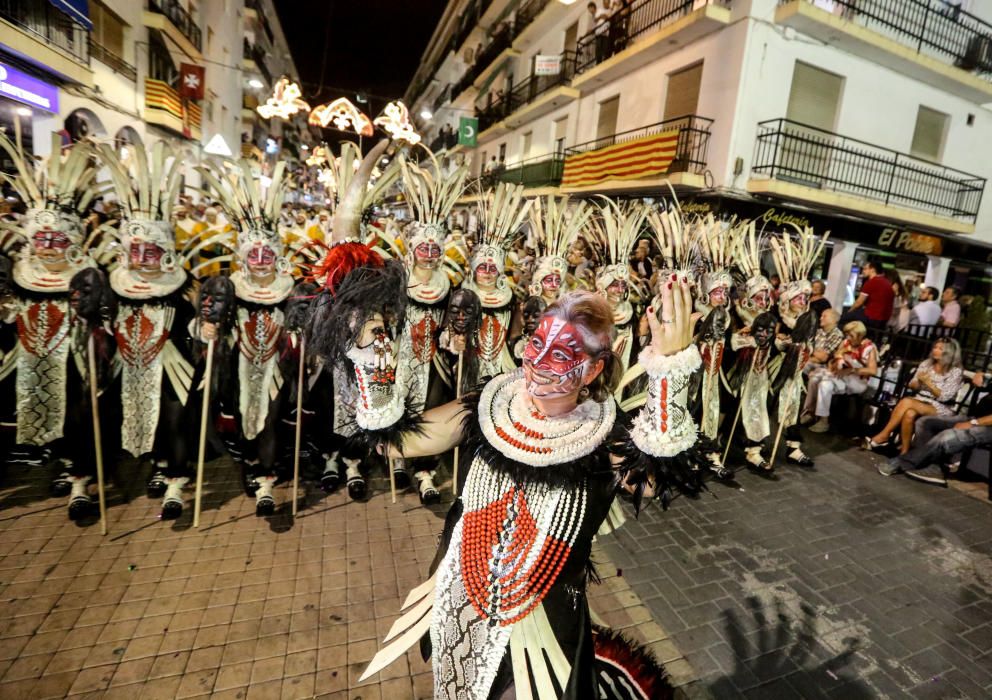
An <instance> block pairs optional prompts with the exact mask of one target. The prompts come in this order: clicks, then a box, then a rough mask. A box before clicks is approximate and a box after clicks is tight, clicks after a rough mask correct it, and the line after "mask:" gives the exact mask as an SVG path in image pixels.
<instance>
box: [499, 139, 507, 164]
mask: <svg viewBox="0 0 992 700" xmlns="http://www.w3.org/2000/svg"><path fill="white" fill-rule="evenodd" d="M499 162H500V163H505V162H506V144H505V143H501V144H500V145H499Z"/></svg>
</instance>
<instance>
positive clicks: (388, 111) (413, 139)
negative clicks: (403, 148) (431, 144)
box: [372, 100, 420, 146]
mask: <svg viewBox="0 0 992 700" xmlns="http://www.w3.org/2000/svg"><path fill="white" fill-rule="evenodd" d="M372 123H373V124H375V125H376V126H379V127H382V129H383V131H385V132H386V133H387V134H389V135H390V136H391V137H392V138H394V139H396V140H398V141H406V142H407V143H409V144H410V145H411V146H412V145H416V144H418V143H420V134H418V133H417V132H416V130H415V129H414V128H413V124H411V123H410V110H408V109H407V108H406V105H405V104H403V103H402V102H400V101H399V100H396V101H395V102H390V103H389V104H388V105H386V108H385V109H384V110H383V111H382V114H380V115H379V116H378V117H376V118H375V121H373V122H372Z"/></svg>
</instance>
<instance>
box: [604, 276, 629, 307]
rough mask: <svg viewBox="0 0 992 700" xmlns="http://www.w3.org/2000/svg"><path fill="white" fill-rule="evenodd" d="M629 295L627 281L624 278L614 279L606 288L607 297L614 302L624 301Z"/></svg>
mask: <svg viewBox="0 0 992 700" xmlns="http://www.w3.org/2000/svg"><path fill="white" fill-rule="evenodd" d="M626 296H627V283H626V282H625V281H624V280H620V279H618V280H613V281H612V282H611V283H610V286H608V287H607V288H606V297H607V299H609V300H610V301H612V302H617V301H623V299H624V297H626Z"/></svg>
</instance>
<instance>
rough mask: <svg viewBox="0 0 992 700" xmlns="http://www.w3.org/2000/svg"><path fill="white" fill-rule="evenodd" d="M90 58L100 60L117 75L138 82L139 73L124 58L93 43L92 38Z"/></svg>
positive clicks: (91, 39)
mask: <svg viewBox="0 0 992 700" xmlns="http://www.w3.org/2000/svg"><path fill="white" fill-rule="evenodd" d="M89 48H90V56H92V57H93V58H95V59H96V60H98V61H99V62H100V63H102V64H103V65H105V66H107V67H109V68H113V69H114V72H115V73H120V74H121V75H123V76H124V77H125V78H127V79H128V80H131V81H136V80H137V79H138V71H137V70H136V69H135V67H134V66H132V65H131V64H130V63H128V62H127V61H125V60H124V59H123V58H121V57H120V56H118V55H117V54H115V53H113V52H112V51H110V49H108V48H107V47H105V46H102V45H101V44H98V43H96V42H95V41H93V38H92V37H90V47H89Z"/></svg>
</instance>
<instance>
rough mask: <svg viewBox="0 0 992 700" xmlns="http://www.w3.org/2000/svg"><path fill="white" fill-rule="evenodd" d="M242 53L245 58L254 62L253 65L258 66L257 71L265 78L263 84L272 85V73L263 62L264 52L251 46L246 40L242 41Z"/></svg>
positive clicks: (254, 45) (257, 47)
mask: <svg viewBox="0 0 992 700" xmlns="http://www.w3.org/2000/svg"><path fill="white" fill-rule="evenodd" d="M242 51H243V53H244V57H245V58H247V59H250V60H252V61H254V62H255V65H256V66H258V70H259V72H260V73H261V74H262V76H263V77H264V78H265V82H266V83H267V84H269V85H272V72H271V71H270V70H269V66H268V64H267V63H266V62H265V50H264V49H263V48H262V47H261V46H258V45H257V44H252V43H251V42H250V41H248V40H247V39H244V40H243V41H242Z"/></svg>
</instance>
